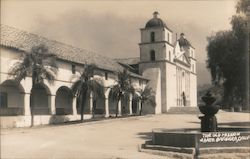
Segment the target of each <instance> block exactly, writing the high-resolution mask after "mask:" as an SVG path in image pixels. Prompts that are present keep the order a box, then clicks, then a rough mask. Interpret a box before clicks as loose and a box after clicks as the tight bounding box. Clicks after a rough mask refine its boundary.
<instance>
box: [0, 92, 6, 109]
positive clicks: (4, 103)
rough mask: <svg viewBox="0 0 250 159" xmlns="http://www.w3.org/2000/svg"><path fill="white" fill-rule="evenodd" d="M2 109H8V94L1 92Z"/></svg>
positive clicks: (0, 102) (0, 106)
mask: <svg viewBox="0 0 250 159" xmlns="http://www.w3.org/2000/svg"><path fill="white" fill-rule="evenodd" d="M0 104H1V105H0V108H7V105H8V98H7V93H6V92H0Z"/></svg>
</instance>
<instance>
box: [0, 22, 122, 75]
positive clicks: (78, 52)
mask: <svg viewBox="0 0 250 159" xmlns="http://www.w3.org/2000/svg"><path fill="white" fill-rule="evenodd" d="M0 43H1V45H2V46H6V47H10V48H16V49H18V50H22V51H25V52H29V51H30V50H31V48H32V46H36V45H39V44H44V45H46V46H47V47H48V49H49V51H50V52H51V53H54V54H56V55H57V56H58V58H59V59H63V60H67V61H71V62H75V63H80V64H92V63H93V64H95V65H96V66H97V67H99V68H101V69H105V70H110V71H121V70H122V69H123V67H122V66H121V65H119V64H118V63H117V62H116V61H115V60H113V59H111V58H107V57H105V56H101V55H99V54H96V53H94V52H91V51H87V50H84V49H80V48H77V47H73V46H70V45H67V44H63V43H61V42H58V41H54V40H49V39H47V38H45V37H42V36H39V35H36V34H31V33H28V32H26V31H22V30H19V29H16V28H13V27H10V26H7V25H3V24H1V41H0Z"/></svg>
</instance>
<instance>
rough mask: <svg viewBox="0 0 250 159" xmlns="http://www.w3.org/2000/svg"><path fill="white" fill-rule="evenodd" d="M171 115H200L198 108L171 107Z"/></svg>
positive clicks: (169, 111)
mask: <svg viewBox="0 0 250 159" xmlns="http://www.w3.org/2000/svg"><path fill="white" fill-rule="evenodd" d="M168 113H169V114H200V111H199V108H198V107H171V108H170V109H169V110H168Z"/></svg>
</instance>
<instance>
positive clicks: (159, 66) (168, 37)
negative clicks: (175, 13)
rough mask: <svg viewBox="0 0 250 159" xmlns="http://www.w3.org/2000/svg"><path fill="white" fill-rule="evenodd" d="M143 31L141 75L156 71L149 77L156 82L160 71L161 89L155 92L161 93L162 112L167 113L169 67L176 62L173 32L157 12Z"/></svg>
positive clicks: (155, 86) (154, 86) (155, 85)
mask: <svg viewBox="0 0 250 159" xmlns="http://www.w3.org/2000/svg"><path fill="white" fill-rule="evenodd" d="M140 31H141V42H140V43H139V47H140V63H139V73H140V74H142V75H144V72H145V71H147V72H148V71H149V70H151V71H152V69H154V71H152V72H151V73H148V74H149V75H150V74H151V77H147V78H149V79H150V81H151V83H152V81H155V80H156V79H155V77H154V76H158V74H155V72H157V71H156V70H158V72H159V74H160V77H159V78H160V79H159V81H160V85H161V86H160V88H159V90H154V91H155V92H157V91H158V92H160V93H161V95H160V96H161V99H159V100H161V108H160V109H161V110H160V111H161V112H163V113H164V112H167V88H166V87H167V69H168V68H167V65H168V64H169V63H173V62H174V53H173V50H174V47H173V42H172V31H171V30H170V29H169V28H168V26H167V25H166V23H165V22H164V21H163V20H162V19H161V18H159V13H158V12H157V11H156V12H154V13H153V17H152V18H151V19H150V20H149V21H148V22H147V23H146V25H145V27H144V28H141V29H140ZM170 67H171V66H170ZM152 88H153V89H154V88H158V86H157V84H153V85H152Z"/></svg>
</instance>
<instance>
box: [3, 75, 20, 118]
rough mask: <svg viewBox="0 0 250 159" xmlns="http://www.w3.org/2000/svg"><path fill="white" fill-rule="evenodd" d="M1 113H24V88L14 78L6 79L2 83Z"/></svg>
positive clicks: (8, 114) (7, 114)
mask: <svg viewBox="0 0 250 159" xmlns="http://www.w3.org/2000/svg"><path fill="white" fill-rule="evenodd" d="M0 99H1V100H0V115H1V116H10V115H23V110H24V89H23V87H22V86H21V84H19V83H18V82H16V81H14V80H6V81H4V82H3V83H2V84H1V85H0Z"/></svg>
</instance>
